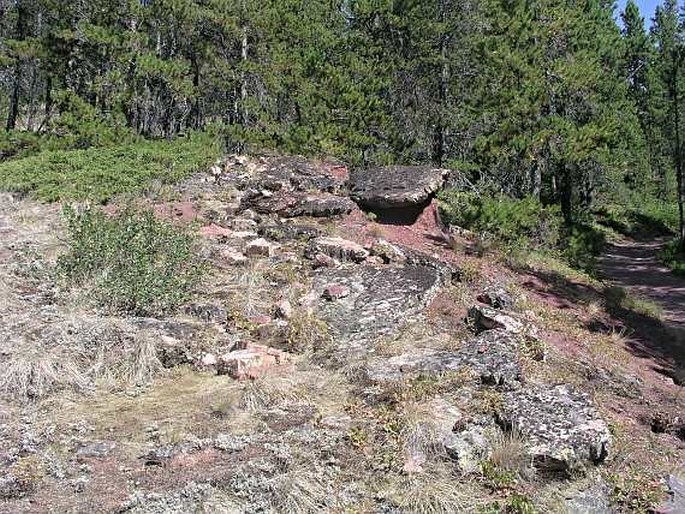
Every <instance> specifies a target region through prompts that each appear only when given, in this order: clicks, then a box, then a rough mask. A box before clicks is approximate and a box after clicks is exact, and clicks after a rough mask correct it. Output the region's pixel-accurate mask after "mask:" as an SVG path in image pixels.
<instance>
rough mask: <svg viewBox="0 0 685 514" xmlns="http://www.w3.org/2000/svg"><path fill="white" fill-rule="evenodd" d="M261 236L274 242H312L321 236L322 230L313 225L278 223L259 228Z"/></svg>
mask: <svg viewBox="0 0 685 514" xmlns="http://www.w3.org/2000/svg"><path fill="white" fill-rule="evenodd" d="M259 235H260V236H262V237H264V238H267V239H271V240H273V241H280V242H286V241H310V240H311V239H314V238H316V237H319V236H320V235H321V230H319V229H318V228H317V227H315V226H312V225H304V224H297V223H292V222H285V223H276V224H273V225H266V226H263V227H260V228H259Z"/></svg>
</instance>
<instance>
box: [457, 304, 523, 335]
mask: <svg viewBox="0 0 685 514" xmlns="http://www.w3.org/2000/svg"><path fill="white" fill-rule="evenodd" d="M469 319H470V320H471V321H473V323H474V325H475V327H476V330H478V331H479V332H480V331H483V330H494V329H498V328H499V329H504V330H506V331H508V332H511V333H513V334H521V333H523V332H524V329H525V326H524V324H523V323H522V322H521V321H519V320H517V319H516V318H513V317H511V316H507V315H506V314H502V313H501V312H500V311H498V310H496V309H492V308H490V307H484V306H481V305H475V306H473V307H471V308H470V309H469Z"/></svg>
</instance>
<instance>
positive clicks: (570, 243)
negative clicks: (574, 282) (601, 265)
mask: <svg viewBox="0 0 685 514" xmlns="http://www.w3.org/2000/svg"><path fill="white" fill-rule="evenodd" d="M605 244H606V236H605V234H604V232H602V231H601V230H598V229H597V228H596V227H595V226H593V225H592V224H585V223H578V224H575V225H573V226H571V227H569V228H567V229H566V230H565V232H564V235H563V237H562V245H561V246H562V248H563V250H562V254H563V256H564V257H565V258H566V260H567V261H568V262H569V263H570V264H571V265H572V266H573V267H576V268H579V269H584V270H586V271H592V270H593V269H594V266H595V257H596V256H597V255H599V254H600V253H601V252H602V249H603V248H604V245H605Z"/></svg>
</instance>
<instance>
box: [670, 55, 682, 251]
mask: <svg viewBox="0 0 685 514" xmlns="http://www.w3.org/2000/svg"><path fill="white" fill-rule="evenodd" d="M679 72H680V57H679V56H678V57H676V59H675V63H674V67H673V76H672V77H671V93H672V95H673V128H674V132H675V150H674V154H675V155H674V159H675V169H676V181H677V188H678V221H679V237H680V250H681V251H685V219H684V217H683V156H682V151H681V148H680V95H679V94H678V73H679Z"/></svg>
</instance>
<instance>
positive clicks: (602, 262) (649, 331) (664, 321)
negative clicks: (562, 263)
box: [599, 239, 685, 384]
mask: <svg viewBox="0 0 685 514" xmlns="http://www.w3.org/2000/svg"><path fill="white" fill-rule="evenodd" d="M664 244H666V239H656V240H652V241H636V240H624V241H621V242H617V243H613V244H611V245H610V246H609V247H608V248H607V250H606V252H605V253H604V255H603V256H602V257H601V258H600V259H599V269H600V272H601V273H602V275H603V276H604V278H605V279H607V280H608V281H609V282H611V283H612V284H614V285H617V286H621V287H623V288H625V289H626V290H627V291H629V292H632V293H635V294H637V295H639V296H641V297H643V298H647V299H649V300H652V301H654V302H655V303H657V304H658V305H659V306H660V307H661V309H662V310H663V315H662V316H661V318H660V319H656V318H653V317H651V316H647V315H645V314H640V313H639V312H635V311H632V310H629V309H622V310H620V311H618V312H616V313H615V316H616V317H618V318H619V319H620V320H621V321H622V322H623V323H624V324H625V326H626V327H628V328H630V332H631V337H630V346H631V347H632V351H633V352H634V353H635V354H636V355H637V356H639V357H642V358H646V359H649V360H650V361H651V362H652V363H653V364H654V368H655V369H656V370H658V371H659V372H660V373H663V374H665V375H667V376H670V377H672V378H673V379H674V381H676V383H680V384H683V383H685V278H683V277H679V276H677V275H674V274H673V273H671V272H670V270H669V269H668V268H667V267H666V266H664V265H663V264H661V263H660V262H659V260H658V257H657V255H658V253H659V250H660V249H661V248H662V247H663V245H664Z"/></svg>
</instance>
